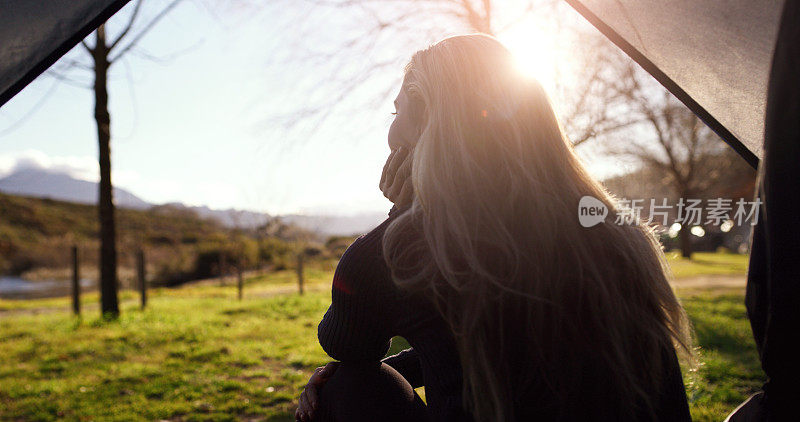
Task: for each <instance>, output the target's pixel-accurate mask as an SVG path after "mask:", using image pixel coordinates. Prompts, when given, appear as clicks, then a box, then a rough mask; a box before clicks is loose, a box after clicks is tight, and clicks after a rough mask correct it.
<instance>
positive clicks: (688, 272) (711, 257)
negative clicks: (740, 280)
mask: <svg viewBox="0 0 800 422" xmlns="http://www.w3.org/2000/svg"><path fill="white" fill-rule="evenodd" d="M666 255H667V261H668V262H669V265H670V268H671V269H672V274H673V275H674V276H675V277H676V278H684V277H695V276H717V275H744V274H745V273H746V272H747V261H748V259H750V258H749V256H748V255H740V254H734V253H714V252H695V253H693V254H692V259H686V258H683V257H681V253H680V252H677V251H672V252H667V254H666Z"/></svg>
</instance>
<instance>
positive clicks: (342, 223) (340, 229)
mask: <svg viewBox="0 0 800 422" xmlns="http://www.w3.org/2000/svg"><path fill="white" fill-rule="evenodd" d="M388 216H389V210H386V212H363V213H359V214H355V215H301V214H289V215H282V216H280V218H281V220H282V221H283V222H285V223H288V224H292V225H295V226H298V227H301V228H304V229H306V230H310V231H312V232H316V233H319V234H322V235H326V236H335V235H343V236H349V235H354V234H364V233H367V232H369V231H370V230H372V229H374V228H375V227H376V226H377V225H379V224H380V223H381V222H383V220H385V219H386V218H387V217H388Z"/></svg>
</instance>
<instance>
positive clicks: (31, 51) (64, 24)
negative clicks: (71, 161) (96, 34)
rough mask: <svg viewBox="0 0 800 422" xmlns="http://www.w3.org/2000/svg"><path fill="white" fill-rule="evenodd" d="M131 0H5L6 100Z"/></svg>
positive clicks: (1, 35) (2, 83) (1, 0)
mask: <svg viewBox="0 0 800 422" xmlns="http://www.w3.org/2000/svg"><path fill="white" fill-rule="evenodd" d="M128 1H129V0H50V1H24V0H0V45H2V47H1V48H0V63H2V68H1V69H0V106H2V105H3V104H5V103H6V102H7V101H8V100H10V99H11V97H13V96H14V95H16V94H17V93H18V92H19V91H21V90H22V88H24V87H25V86H26V85H28V84H29V83H31V81H33V80H34V79H35V78H36V77H37V76H39V75H40V74H41V73H42V72H44V71H45V70H46V69H47V68H48V67H50V66H51V65H52V64H53V63H55V62H56V60H58V59H59V58H60V57H61V56H63V55H64V54H66V53H67V52H68V51H69V50H70V49H71V48H72V47H74V46H75V45H76V44H78V42H80V41H81V40H82V39H84V38H85V37H86V36H87V35H89V34H90V33H91V32H92V31H94V29H95V28H97V27H98V26H100V24H102V23H103V22H105V21H106V20H107V19H108V18H109V17H111V15H113V14H114V13H116V12H117V11H118V10H119V9H121V8H122V6H124V5H125V4H127V3H128Z"/></svg>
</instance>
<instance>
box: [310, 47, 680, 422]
mask: <svg viewBox="0 0 800 422" xmlns="http://www.w3.org/2000/svg"><path fill="white" fill-rule="evenodd" d="M395 106H396V107H397V113H396V117H395V121H394V122H393V124H392V127H391V129H390V131H389V146H390V148H391V149H392V154H391V156H390V157H389V160H387V164H386V166H385V167H384V175H383V177H382V180H381V189H382V190H383V191H384V194H385V195H386V196H387V197H388V198H389V199H391V200H392V201H393V202H394V203H395V206H394V207H393V209H392V211H390V213H389V218H388V219H387V220H386V221H384V222H383V223H382V224H381V225H379V226H378V227H377V228H375V229H374V230H373V231H371V232H370V233H368V234H366V235H364V236H361V237H360V238H358V239H357V240H356V241H355V242H354V243H353V244H352V245H351V246H350V247H349V248H348V250H347V251H346V252H345V254H344V256H343V257H342V259H341V261H340V263H339V265H338V266H337V268H336V272H335V275H334V279H333V291H332V296H333V301H332V304H331V306H330V308H329V309H328V311H327V313H326V314H325V316H324V318H323V320H322V322H321V323H320V325H319V330H318V334H319V341H320V344H321V345H322V347H323V348H324V350H325V351H326V352H327V353H328V354H329V355H330V356H331V357H333V358H334V359H336V360H338V361H340V363H332V364H329V365H327V366H325V367H324V368H318V369H317V371H316V372H315V374H314V375H313V376H312V377H311V380H310V381H309V383H308V385H307V386H306V389H305V390H304V392H303V393H302V394H301V397H300V406H299V408H298V411H297V413H296V417H297V418H298V419H300V420H312V419H313V420H381V421H384V420H426V419H427V420H435V421H439V420H448V421H450V420H477V421H507V420H521V421H528V420H614V421H618V420H664V421H667V420H668V421H675V420H689V419H690V417H689V410H688V405H687V401H686V393H685V390H684V387H683V382H682V379H681V373H680V367H679V365H678V360H677V353H676V349H677V350H678V351H680V352H686V353H687V354H688V353H689V352H690V343H689V337H688V325H687V319H686V316H685V313H684V311H683V309H682V308H681V306H680V304H679V302H678V300H677V299H676V298H675V296H674V294H673V292H672V290H671V288H670V286H669V284H668V282H667V276H666V266H665V263H664V257H663V254H662V253H661V250H660V247H659V244H658V242H657V241H656V239H655V237H654V236H653V234H652V233H651V232H650V231H649V230H648V229H647V228H646V227H644V226H642V225H640V224H639V223H638V222H637V223H635V224H626V225H618V224H613V223H612V222H609V223H606V224H598V225H595V226H593V227H589V228H585V227H582V226H581V225H580V224H579V221H578V218H577V210H578V203H579V201H580V199H581V198H582V197H584V196H592V197H594V198H596V199H598V200H599V201H601V202H602V203H603V204H605V206H606V207H608V209H609V210H611V212H612V213H613V212H615V208H614V205H613V200H612V198H611V197H610V196H609V194H608V193H606V192H605V191H604V190H603V188H602V187H601V186H600V185H599V184H598V183H597V182H596V181H594V180H593V179H592V178H591V177H590V176H589V175H588V173H587V172H586V170H585V169H584V167H583V166H582V165H581V163H580V162H579V160H578V159H577V157H576V156H575V154H574V153H573V151H572V148H571V145H570V143H569V141H568V140H567V139H566V138H565V136H564V134H563V132H562V129H561V128H560V126H559V123H558V121H557V119H556V116H555V114H554V112H553V109H552V107H551V105H550V103H549V101H548V99H547V96H546V94H545V93H544V91H543V90H542V88H541V86H540V85H539V84H538V83H536V82H535V81H533V80H531V79H529V78H525V77H524V76H522V75H521V74H520V73H518V72H517V70H516V68H515V66H514V64H513V59H512V56H511V53H510V52H509V51H508V50H507V49H506V48H505V47H503V46H502V45H501V44H500V43H499V42H498V41H497V40H496V39H495V38H493V37H491V36H489V35H485V34H470V35H462V36H454V37H449V38H446V39H444V40H442V41H440V42H438V43H436V44H434V45H432V46H430V47H428V48H426V49H424V50H421V51H418V52H417V53H415V54H414V55H413V57H412V58H411V61H410V62H409V63H408V65H407V66H406V69H405V78H404V81H403V85H402V87H401V89H400V93H399V94H398V96H397V98H396V100H395ZM395 335H400V336H403V337H405V338H406V339H407V340H408V341H409V343H410V344H411V346H412V348H410V349H408V350H406V351H403V352H401V353H400V354H398V355H395V356H392V357H389V358H386V359H384V360H383V361H381V359H382V358H383V357H384V355H385V354H386V352H387V350H388V349H389V346H390V339H391V338H392V337H393V336H395ZM422 385H424V386H425V393H426V399H427V406H425V404H423V403H422V401H421V400H420V398H419V397H418V396H417V395H416V393H415V392H414V390H413V388H416V387H419V386H422Z"/></svg>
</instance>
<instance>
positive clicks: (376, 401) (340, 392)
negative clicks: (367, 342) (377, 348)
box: [315, 362, 424, 421]
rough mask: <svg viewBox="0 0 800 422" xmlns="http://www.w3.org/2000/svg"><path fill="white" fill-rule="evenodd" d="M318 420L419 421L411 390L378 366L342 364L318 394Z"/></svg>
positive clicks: (420, 410) (399, 377) (386, 368)
mask: <svg viewBox="0 0 800 422" xmlns="http://www.w3.org/2000/svg"><path fill="white" fill-rule="evenodd" d="M318 415H319V418H315V419H319V420H342V421H345V420H346V421H350V420H353V421H359V420H382V421H393V420H397V421H408V420H420V419H418V418H420V417H421V415H424V408H421V406H420V403H419V402H418V401H417V400H415V393H414V389H413V388H412V387H411V385H410V384H409V383H408V381H406V379H405V378H403V376H402V375H400V373H398V372H397V371H396V370H395V369H394V368H392V367H390V366H389V365H386V364H385V363H381V362H374V363H342V364H341V365H339V367H338V368H337V369H336V372H334V374H333V375H332V376H331V378H330V379H329V380H328V381H327V382H326V383H325V385H324V386H323V387H322V388H321V389H320V391H319V412H318Z"/></svg>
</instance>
